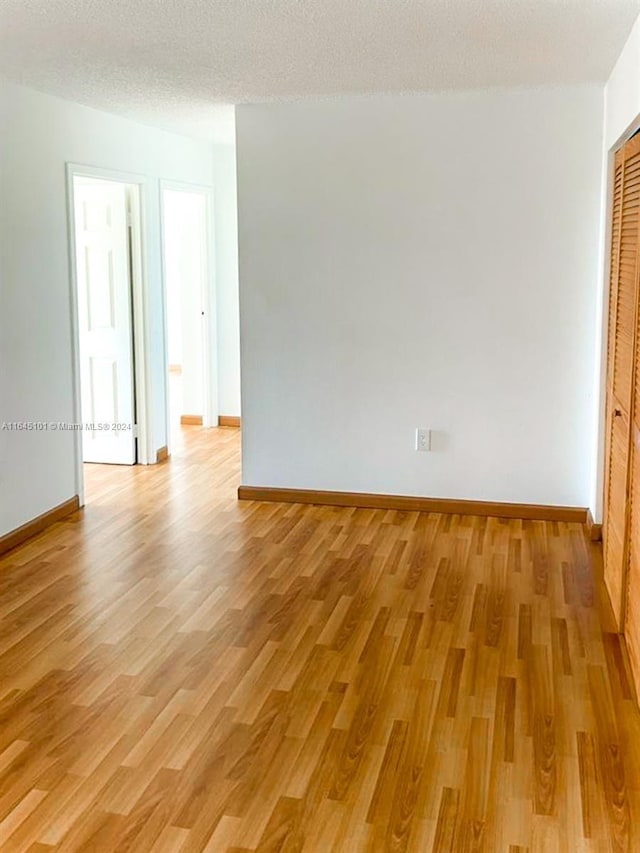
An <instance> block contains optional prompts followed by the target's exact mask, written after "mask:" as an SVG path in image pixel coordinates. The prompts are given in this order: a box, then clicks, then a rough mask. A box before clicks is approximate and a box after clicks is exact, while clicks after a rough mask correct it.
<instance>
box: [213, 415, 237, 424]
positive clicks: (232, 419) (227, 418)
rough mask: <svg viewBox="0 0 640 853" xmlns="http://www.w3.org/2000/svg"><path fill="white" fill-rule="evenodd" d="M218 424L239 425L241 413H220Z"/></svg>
mask: <svg viewBox="0 0 640 853" xmlns="http://www.w3.org/2000/svg"><path fill="white" fill-rule="evenodd" d="M218 426H223V427H239V426H240V417H239V415H218Z"/></svg>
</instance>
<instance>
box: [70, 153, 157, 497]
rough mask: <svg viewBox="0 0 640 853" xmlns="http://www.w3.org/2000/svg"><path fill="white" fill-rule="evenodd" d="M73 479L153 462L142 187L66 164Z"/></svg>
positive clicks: (80, 490) (81, 489)
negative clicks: (104, 468) (101, 467)
mask: <svg viewBox="0 0 640 853" xmlns="http://www.w3.org/2000/svg"><path fill="white" fill-rule="evenodd" d="M67 177H68V199H69V234H70V266H71V271H72V289H73V293H72V297H73V298H72V300H71V304H72V328H73V339H74V385H75V413H76V414H75V421H76V422H75V423H74V424H72V425H71V427H70V428H71V429H73V431H74V433H75V440H76V483H77V489H78V494H79V495H80V501H81V504H83V503H84V475H85V470H86V469H85V466H86V465H94V464H95V463H99V464H107V465H120V466H132V465H135V464H136V463H137V462H142V463H144V464H146V463H147V462H148V459H147V456H148V453H147V448H146V444H145V441H146V436H147V431H146V417H145V409H146V396H145V393H137V389H142V390H143V392H144V391H145V389H146V386H145V377H146V368H145V358H144V334H143V330H144V323H143V305H144V295H143V285H142V270H143V263H142V222H141V205H142V198H141V195H142V187H141V184H140V183H138V182H136V181H135V180H133V179H130V178H129V176H126V175H120V174H116V173H113V174H112V173H109V172H106V171H104V170H99V169H91V168H88V167H87V168H85V167H79V166H73V165H71V164H69V166H68V167H67Z"/></svg>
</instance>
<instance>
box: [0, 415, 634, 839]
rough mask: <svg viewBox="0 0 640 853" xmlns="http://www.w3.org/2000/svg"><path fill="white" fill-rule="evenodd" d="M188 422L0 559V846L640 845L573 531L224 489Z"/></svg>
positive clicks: (235, 452) (626, 687)
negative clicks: (264, 500) (151, 458)
mask: <svg viewBox="0 0 640 853" xmlns="http://www.w3.org/2000/svg"><path fill="white" fill-rule="evenodd" d="M182 436H183V438H182V440H181V441H180V442H179V443H178V446H177V447H176V448H175V452H174V455H173V456H172V458H171V460H170V461H169V462H168V463H165V464H162V465H158V466H153V467H148V468H143V467H139V468H134V469H126V468H125V469H123V468H118V467H106V466H105V467H102V466H91V468H90V470H88V476H87V485H88V505H87V508H86V510H85V511H84V512H83V513H80V514H78V515H77V516H76V517H74V518H72V519H71V520H69V521H68V522H63V523H60V524H58V525H56V526H55V527H54V528H52V529H50V530H49V531H48V532H47V533H45V534H44V535H41V536H40V537H38V538H36V539H34V540H32V541H31V542H30V543H28V544H26V545H24V546H23V547H21V548H19V549H17V550H15V551H13V552H11V553H10V554H8V555H6V556H5V557H4V558H3V559H2V560H0V589H1V597H0V615H1V617H2V622H1V629H0V850H1V851H3V853H14V851H31V853H36V851H38V853H44V851H47V850H60V851H104V852H105V853H112V851H114V853H115V851H117V853H122V851H135V853H145V851H176V852H177V851H203V850H206V851H215V853H217V851H229V850H232V851H235V853H240V851H249V850H260V851H312V853H325V851H346V853H352V851H369V850H370V851H386V850H389V851H395V850H397V851H401V850H410V851H420V852H421V853H422V851H431V850H434V851H436V850H437V851H445V850H446V851H456V853H458V851H465V850H485V851H489V853H493V851H509V853H516V851H525V850H528V851H541V853H542V851H545V853H550V851H571V853H573V851H609V850H616V851H618V850H640V810H639V804H640V720H639V716H638V713H637V711H636V708H635V704H634V699H633V695H632V690H631V685H630V680H629V676H628V671H627V669H626V666H625V662H624V655H623V653H622V650H621V646H620V643H619V640H618V637H617V635H616V634H615V633H613V632H611V630H610V629H609V630H607V624H608V623H607V622H606V612H607V611H606V608H605V607H604V606H603V604H602V593H601V587H600V584H599V583H597V582H595V581H594V564H593V560H594V558H596V557H597V552H596V551H595V550H594V552H593V553H592V552H591V551H590V546H589V545H588V544H587V542H586V541H585V538H584V535H583V531H582V528H581V527H580V526H578V525H568V524H554V523H545V522H520V521H500V520H497V519H484V518H470V517H466V518H464V517H457V516H441V515H426V514H423V515H420V514H417V513H399V512H385V511H380V510H378V511H373V510H351V509H343V508H327V507H314V506H298V505H278V504H257V503H245V504H239V503H238V502H237V501H236V498H235V490H236V487H237V484H238V480H239V470H240V460H239V453H240V448H239V434H238V432H237V430H231V429H219V430H209V431H206V430H201V429H199V428H195V427H190V428H185V429H184V430H183V431H182ZM595 574H597V572H596V573H595ZM603 614H604V615H603ZM603 625H604V626H605V630H603V627H602V626H603Z"/></svg>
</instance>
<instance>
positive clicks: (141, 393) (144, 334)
mask: <svg viewBox="0 0 640 853" xmlns="http://www.w3.org/2000/svg"><path fill="white" fill-rule="evenodd" d="M75 178H95V179H98V180H103V181H112V182H114V183H119V184H127V185H128V186H129V187H131V188H132V189H133V192H132V193H131V232H130V234H131V258H132V264H131V267H132V268H131V290H132V299H131V303H132V318H131V321H132V334H133V361H134V375H133V383H134V389H135V419H136V425H137V440H138V445H137V461H138V464H141V465H148V464H150V461H151V459H152V455H153V454H152V451H151V450H150V441H151V430H150V428H149V411H150V404H151V387H150V373H149V369H148V363H149V362H148V356H149V353H148V347H149V335H148V329H149V319H150V316H149V302H148V287H147V270H146V264H145V257H146V249H147V245H146V229H145V216H144V209H145V201H146V197H147V194H148V179H147V178H146V177H145V176H144V175H136V174H132V173H130V172H120V171H116V170H114V169H103V168H101V167H99V166H86V165H81V164H78V163H67V164H66V179H67V228H68V235H69V239H68V247H69V272H70V276H69V283H70V300H69V302H70V311H71V314H70V320H71V349H72V378H73V413H74V423H76V424H80V423H82V395H81V385H80V331H79V322H78V276H77V269H76V234H75V198H74V179H75ZM73 433H74V443H75V479H76V493H77V494H78V497H79V499H80V506H84V469H83V467H82V466H83V460H82V434H81V432H80V431H79V430H75V429H74V430H73ZM153 461H154V462H155V459H153Z"/></svg>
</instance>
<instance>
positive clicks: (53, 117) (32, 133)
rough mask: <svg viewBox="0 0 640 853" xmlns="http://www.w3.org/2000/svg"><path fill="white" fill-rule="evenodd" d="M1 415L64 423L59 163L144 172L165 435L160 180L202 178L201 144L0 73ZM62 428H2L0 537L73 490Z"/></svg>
mask: <svg viewBox="0 0 640 853" xmlns="http://www.w3.org/2000/svg"><path fill="white" fill-rule="evenodd" d="M0 140H1V141H0V146H1V147H0V198H1V199H2V204H0V239H1V246H2V250H1V251H2V255H1V265H0V281H1V282H2V284H1V287H2V290H1V304H0V347H1V350H0V357H1V359H2V361H1V363H2V371H3V379H2V386H1V387H0V391H1V396H0V424H1V422H2V421H51V420H53V421H73V419H74V418H73V415H74V409H73V386H72V380H71V376H72V373H71V369H72V368H71V364H72V361H71V337H70V320H69V311H70V291H69V260H68V234H67V211H66V203H67V202H66V178H65V163H66V162H67V161H71V162H75V163H81V164H84V165H91V166H99V167H102V168H105V169H114V170H120V171H126V172H133V173H136V174H139V175H145V176H147V178H148V183H147V185H146V189H145V193H146V197H145V205H144V218H145V221H144V227H145V230H146V235H147V253H146V258H145V260H146V264H147V275H148V278H149V293H148V298H149V307H150V314H151V326H152V328H151V341H150V349H151V362H152V363H151V386H152V387H151V390H152V402H153V410H152V428H153V443H154V447H156V448H157V447H160V446H162V445H163V444H165V443H166V435H165V434H164V420H165V381H166V377H165V376H164V354H163V346H164V344H163V318H162V286H161V275H160V271H161V250H160V204H159V179H161V178H164V179H167V180H173V181H182V182H191V183H196V184H202V185H211V184H212V180H213V174H212V172H213V161H212V150H211V146H210V145H209V144H206V143H203V142H196V141H193V140H190V139H187V138H186V137H180V136H177V135H174V134H171V133H166V132H163V131H158V130H154V129H152V128H150V127H146V126H143V125H138V124H135V123H133V122H130V121H127V120H125V119H120V118H117V117H114V116H111V115H108V114H106V113H101V112H98V111H96V110H92V109H88V108H85V107H81V106H78V105H77V104H73V103H71V102H68V101H64V100H61V99H58V98H53V97H49V96H47V95H42V94H39V93H37V92H33V91H31V90H29V89H25V88H23V87H20V86H15V85H13V84H8V83H6V82H0ZM75 492H76V487H75V482H74V450H73V439H72V434H71V433H52V432H47V433H40V432H39V433H26V432H22V433H11V434H8V433H6V432H5V433H2V432H0V535H2V534H3V533H5V532H7V531H9V530H12V529H14V528H16V527H18V526H19V525H21V524H23V523H25V522H26V521H28V520H30V519H32V518H34V517H35V516H37V515H39V514H41V513H43V512H46V511H47V510H49V509H50V508H52V507H54V506H56V505H57V504H60V503H62V502H63V501H65V500H67V499H69V498H71V497H72V496H73V495H74V494H75Z"/></svg>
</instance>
